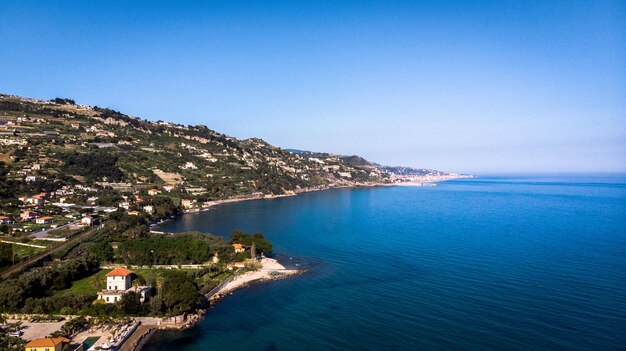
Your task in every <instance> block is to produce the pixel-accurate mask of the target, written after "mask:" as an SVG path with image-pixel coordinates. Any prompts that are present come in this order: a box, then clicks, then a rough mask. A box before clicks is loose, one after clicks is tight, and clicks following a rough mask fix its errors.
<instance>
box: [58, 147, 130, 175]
mask: <svg viewBox="0 0 626 351" xmlns="http://www.w3.org/2000/svg"><path fill="white" fill-rule="evenodd" d="M58 157H59V159H60V160H61V161H62V162H63V163H64V165H63V168H62V171H63V172H65V173H66V174H72V175H79V176H84V177H85V179H86V180H87V181H88V182H93V181H96V180H104V179H106V180H107V181H109V182H120V181H122V180H123V179H124V173H123V172H122V171H121V170H120V169H119V167H117V165H116V163H117V160H118V156H117V155H115V154H113V153H111V152H105V151H101V150H91V151H90V152H68V153H61V154H58Z"/></svg>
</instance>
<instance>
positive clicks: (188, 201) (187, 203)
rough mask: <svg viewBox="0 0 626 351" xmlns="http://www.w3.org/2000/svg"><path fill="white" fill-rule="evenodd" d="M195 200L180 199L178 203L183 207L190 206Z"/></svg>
mask: <svg viewBox="0 0 626 351" xmlns="http://www.w3.org/2000/svg"><path fill="white" fill-rule="evenodd" d="M195 202H196V200H192V199H182V200H180V204H181V205H182V206H183V207H184V208H191V207H193V205H194V203H195Z"/></svg>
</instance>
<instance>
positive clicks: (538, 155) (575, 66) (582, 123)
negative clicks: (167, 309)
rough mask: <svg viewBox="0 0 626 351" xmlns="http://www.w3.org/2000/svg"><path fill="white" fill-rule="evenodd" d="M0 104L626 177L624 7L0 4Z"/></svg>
mask: <svg viewBox="0 0 626 351" xmlns="http://www.w3.org/2000/svg"><path fill="white" fill-rule="evenodd" d="M0 92H4V93H10V94H16V95H23V96H28V97H36V98H43V99H49V98H54V97H57V96H58V97H68V98H73V99H75V100H77V101H78V102H79V103H85V104H91V105H98V106H107V107H112V108H115V109H118V110H121V111H122V112H125V113H128V114H131V115H136V116H140V117H142V118H146V119H150V120H158V119H161V120H169V121H175V122H179V123H183V124H205V125H207V126H209V127H210V128H212V129H215V130H217V131H220V132H223V133H226V134H229V135H232V136H235V137H238V138H247V137H253V136H256V137H261V138H263V139H265V140H267V141H268V142H270V143H272V144H275V145H278V146H281V147H288V148H299V149H306V150H315V151H326V152H333V153H341V154H358V155H362V156H365V157H366V158H368V159H370V160H372V161H376V162H379V163H384V164H394V165H396V164H398V165H409V166H417V167H430V168H437V169H442V170H448V171H462V172H493V171H499V172H507V171H511V172H517V171H531V172H532V171H570V172H571V171H626V2H624V1H620V2H618V1H614V2H610V1H580V2H575V1H563V2H547V1H529V2H524V1H513V2H506V1H493V2H482V1H459V2H447V1H441V2H439V1H429V2H428V3H426V2H424V3H422V4H420V3H418V2H417V1H410V2H389V1H379V2H367V1H356V2H342V1H310V2H299V1H284V2H271V1H245V2H237V1H218V2H208V1H206V2H205V1H197V2H193V1H184V2H183V1H170V2H156V1H143V2H142V1H108V0H107V1H64V2H62V1H33V2H31V1H24V0H20V1H12V0H3V1H1V2H0Z"/></svg>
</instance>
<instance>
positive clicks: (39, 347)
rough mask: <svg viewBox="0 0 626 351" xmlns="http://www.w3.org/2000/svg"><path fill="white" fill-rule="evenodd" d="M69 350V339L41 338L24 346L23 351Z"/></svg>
mask: <svg viewBox="0 0 626 351" xmlns="http://www.w3.org/2000/svg"><path fill="white" fill-rule="evenodd" d="M69 349H70V339H66V338H62V337H61V338H41V339H33V340H31V341H29V342H28V343H27V344H26V345H24V350H25V351H67V350H69Z"/></svg>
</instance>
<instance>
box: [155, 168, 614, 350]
mask: <svg viewBox="0 0 626 351" xmlns="http://www.w3.org/2000/svg"><path fill="white" fill-rule="evenodd" d="M234 229H242V230H244V231H246V232H252V233H254V232H261V233H263V234H264V235H265V236H266V237H267V238H268V239H269V240H270V241H271V242H272V243H273V244H274V249H275V251H276V252H277V253H279V259H280V260H281V261H282V262H284V263H286V264H289V265H296V264H297V265H299V267H301V268H306V269H307V272H306V273H305V274H303V275H300V276H297V277H294V278H289V279H285V280H281V281H274V282H269V283H260V284H254V285H252V286H250V287H248V288H246V289H242V290H239V291H237V292H235V293H234V294H233V295H231V296H228V297H226V298H225V299H223V300H222V301H220V302H219V303H218V304H217V305H216V306H215V307H212V308H211V309H210V310H209V312H208V314H207V316H206V318H205V319H204V320H203V321H202V322H201V323H200V324H199V325H197V326H196V327H194V328H192V329H190V330H187V331H183V332H166V333H162V334H158V335H157V336H155V337H153V338H152V339H151V340H150V342H149V345H148V346H147V347H146V350H149V351H157V350H158V351H161V350H185V351H191V350H319V349H325V350H619V349H624V345H626V333H625V332H624V331H625V330H626V177H624V176H623V175H515V176H483V177H479V178H476V179H467V180H455V181H449V182H444V183H440V184H439V185H438V186H437V187H381V188H372V189H338V190H329V191H321V192H315V193H307V194H302V195H299V196H294V197H289V198H280V199H274V200H262V201H248V202H241V203H234V204H226V205H222V206H219V207H218V208H216V209H214V210H211V211H207V212H201V213H195V214H188V215H185V216H182V217H180V218H177V219H175V220H173V221H171V222H169V223H167V224H166V225H164V226H163V227H162V230H166V231H173V232H180V231H192V230H199V231H205V232H212V233H215V234H218V235H223V236H225V237H228V235H229V234H230V233H231V232H232V231H233V230H234Z"/></svg>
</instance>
